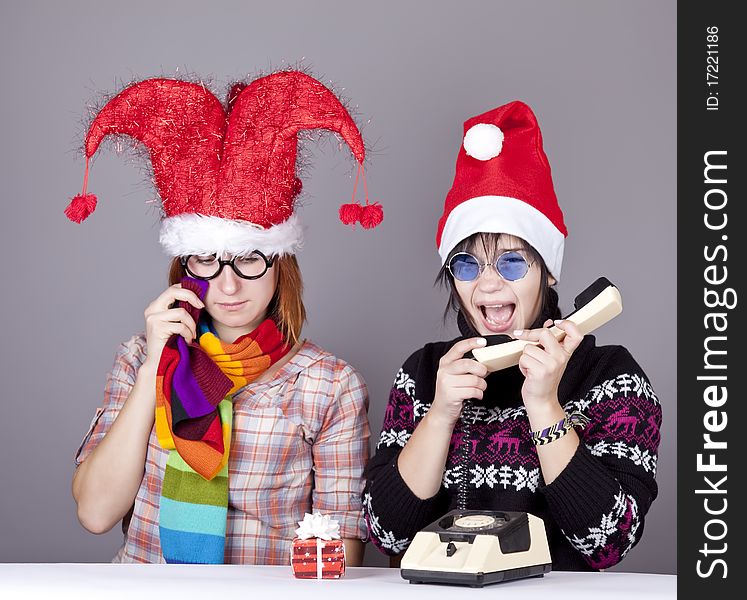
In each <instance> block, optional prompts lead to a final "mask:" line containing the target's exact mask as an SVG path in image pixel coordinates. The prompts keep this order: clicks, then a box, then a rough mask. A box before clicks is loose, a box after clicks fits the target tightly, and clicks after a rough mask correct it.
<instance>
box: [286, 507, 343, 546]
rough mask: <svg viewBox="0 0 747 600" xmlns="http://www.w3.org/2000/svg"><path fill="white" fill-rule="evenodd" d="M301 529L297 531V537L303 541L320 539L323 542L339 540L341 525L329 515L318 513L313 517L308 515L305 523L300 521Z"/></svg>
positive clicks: (305, 516) (304, 519) (304, 520)
mask: <svg viewBox="0 0 747 600" xmlns="http://www.w3.org/2000/svg"><path fill="white" fill-rule="evenodd" d="M298 524H299V525H300V527H299V528H298V529H296V536H297V537H298V538H299V539H301V540H308V539H309V538H313V537H315V538H319V539H322V540H339V539H340V524H339V523H338V522H337V521H335V520H334V519H330V518H329V515H322V513H320V512H317V513H314V514H313V515H311V514H309V513H306V514H305V515H304V517H303V521H298Z"/></svg>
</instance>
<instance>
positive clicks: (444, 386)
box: [429, 337, 488, 434]
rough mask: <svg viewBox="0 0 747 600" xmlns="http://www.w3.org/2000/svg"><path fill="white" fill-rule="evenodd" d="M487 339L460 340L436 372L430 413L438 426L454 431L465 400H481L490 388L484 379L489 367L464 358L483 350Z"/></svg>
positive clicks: (443, 357) (440, 363)
mask: <svg viewBox="0 0 747 600" xmlns="http://www.w3.org/2000/svg"><path fill="white" fill-rule="evenodd" d="M485 344H486V341H485V338H481V337H474V338H468V339H466V340H460V341H458V342H457V343H456V344H454V345H453V346H452V347H451V348H450V349H449V351H448V352H447V353H446V354H444V355H443V356H442V357H441V360H440V361H439V363H438V372H437V373H436V392H435V395H434V397H433V404H432V405H431V408H430V411H429V414H431V415H433V417H432V418H436V419H437V420H438V422H439V423H441V424H442V425H444V426H445V427H447V428H448V429H449V434H451V430H453V429H454V425H456V422H457V421H458V420H459V415H460V414H461V412H462V404H463V403H464V401H465V400H469V399H471V398H476V399H477V400H482V394H483V392H484V391H485V389H486V388H487V384H486V383H485V377H486V376H487V374H488V368H487V367H486V366H485V365H483V364H481V363H479V362H477V361H476V360H473V359H471V358H465V357H464V355H465V354H467V353H468V352H471V351H472V350H474V349H475V348H482V347H484V346H485Z"/></svg>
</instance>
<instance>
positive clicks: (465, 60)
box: [0, 0, 677, 573]
mask: <svg viewBox="0 0 747 600" xmlns="http://www.w3.org/2000/svg"><path fill="white" fill-rule="evenodd" d="M675 25H676V6H675V2H674V1H659V2H649V1H631V0H624V1H623V0H620V1H614V2H611V1H599V0H587V1H568V0H565V1H562V2H556V1H553V0H547V1H527V0H521V1H519V0H517V1H510V2H509V1H506V2H478V1H465V0H463V1H462V2H459V3H457V2H425V1H423V2H402V1H400V2H393V1H382V0H380V1H379V2H375V3H365V4H364V3H355V4H353V3H349V2H329V1H327V2H303V1H300V0H299V1H293V0H286V1H285V2H282V3H266V2H263V3H259V2H256V3H252V2H246V1H245V2H215V3H211V4H210V5H208V4H207V3H204V2H193V1H190V2H171V1H169V2H141V1H136V0H130V1H129V2H126V3H124V2H116V3H115V2H70V1H68V2H52V1H49V2H38V1H36V2H24V3H22V4H21V3H5V2H4V3H2V5H1V7H0V66H1V67H0V68H1V71H0V73H1V74H2V80H3V82H4V89H3V93H2V95H0V109H1V110H0V119H2V129H1V131H2V136H0V144H1V145H2V161H0V169H1V171H0V173H1V174H2V178H1V179H0V180H1V181H2V195H3V200H4V202H3V214H2V217H1V218H0V251H1V252H2V254H1V255H2V257H3V259H4V260H3V263H2V264H3V284H2V289H3V293H2V300H0V302H1V303H2V304H1V305H0V308H1V310H2V315H3V320H4V323H3V340H4V343H3V344H2V359H1V360H0V381H2V388H1V389H2V406H3V413H4V414H3V418H2V419H0V456H2V457H3V460H2V463H1V464H2V466H1V467H0V481H2V484H0V490H1V491H0V561H4V562H70V561H91V562H106V561H108V560H110V558H111V556H112V555H113V554H114V551H115V549H116V548H117V547H118V545H119V542H120V539H121V534H120V532H119V531H118V530H117V528H115V530H113V531H112V532H110V533H108V534H105V535H102V536H94V535H91V534H89V533H87V532H85V531H84V530H83V529H82V527H80V526H79V525H78V523H77V520H76V517H75V510H74V503H73V500H72V497H71V494H70V479H71V475H72V470H73V462H72V457H73V452H74V451H75V449H76V447H77V445H78V443H79V441H80V439H81V437H82V436H83V434H84V432H85V430H86V427H87V425H88V423H89V421H90V419H91V417H92V416H93V413H94V410H95V408H96V407H97V406H99V405H100V403H101V401H102V391H103V385H104V378H105V374H106V372H107V371H108V370H109V368H110V367H111V363H112V359H113V357H114V353H115V351H116V348H117V345H118V343H119V342H120V341H122V340H125V339H127V338H129V337H130V336H131V335H132V334H133V333H135V332H137V331H140V330H141V329H142V327H143V322H142V321H143V318H142V312H143V310H144V308H145V306H146V305H147V304H148V303H149V302H150V301H151V299H152V298H154V297H155V296H156V295H158V294H159V293H160V292H161V290H162V289H163V288H164V287H165V286H166V267H167V258H166V257H165V256H164V255H163V254H162V253H161V251H160V248H159V246H158V243H157V231H158V227H157V212H156V210H155V209H154V207H153V206H152V205H150V204H148V202H149V201H151V200H152V198H153V195H154V194H153V192H152V190H151V188H150V186H149V184H148V182H147V178H146V175H145V173H144V172H143V171H142V169H141V167H140V163H139V161H138V160H137V158H136V157H134V156H133V155H132V154H131V153H124V154H123V155H117V154H115V153H114V152H112V151H111V150H110V149H107V148H104V149H103V152H100V155H99V157H98V159H97V160H95V162H94V163H93V167H92V172H91V179H90V184H89V189H90V191H91V192H93V193H95V194H97V195H98V197H99V207H98V209H97V211H96V212H95V213H94V215H93V216H92V217H90V219H89V220H88V221H87V222H85V223H84V224H83V225H74V224H72V223H70V222H69V221H67V219H66V218H65V217H64V216H63V213H62V210H63V208H64V207H65V205H66V204H67V202H68V199H69V198H70V197H71V196H72V195H74V194H75V193H77V192H78V191H79V190H80V186H81V183H82V178H83V166H84V164H83V160H82V159H81V154H80V152H79V147H80V145H81V144H82V139H83V135H84V124H85V123H86V111H85V105H86V103H87V102H89V101H92V102H96V101H97V100H98V99H99V98H100V96H101V94H103V93H109V92H114V91H117V90H119V89H120V88H121V87H122V85H123V83H125V82H129V81H130V80H132V79H142V78H146V77H151V76H156V75H161V74H165V75H174V74H184V73H185V72H187V73H192V74H196V75H198V76H200V77H203V78H212V80H213V81H214V83H215V85H214V86H213V90H214V91H217V92H218V93H219V94H220V97H221V98H222V97H223V94H224V93H225V90H226V88H227V85H228V84H229V83H230V82H231V81H232V80H234V79H237V78H243V77H245V76H246V75H247V74H251V75H253V74H257V73H259V72H260V71H267V70H270V69H273V68H282V67H285V66H287V65H289V64H291V65H296V64H301V65H302V66H304V67H306V68H308V69H310V71H311V73H312V74H313V75H315V76H316V77H318V78H320V79H322V80H323V81H325V82H327V83H329V84H330V85H331V86H332V87H333V89H334V90H335V91H336V92H338V93H339V94H341V95H342V96H344V97H346V98H349V99H350V104H351V107H352V108H353V109H355V111H356V112H357V114H358V122H359V124H360V125H361V126H362V128H363V135H364V138H365V139H366V141H367V143H368V145H369V147H370V153H369V163H368V166H367V175H368V177H367V179H368V187H369V190H370V194H371V198H372V200H379V201H381V202H382V203H383V205H384V210H385V220H384V223H383V224H382V225H381V226H380V227H379V228H377V229H375V230H372V231H362V230H360V229H357V230H352V229H349V228H347V227H345V226H343V225H342V224H341V223H340V222H339V221H338V220H337V216H336V215H337V207H338V206H339V205H340V204H341V203H343V202H347V201H349V199H350V194H351V192H352V188H353V186H352V175H354V167H353V160H352V158H351V157H350V154H349V152H348V151H347V149H344V151H339V150H338V145H337V143H336V141H335V140H334V139H332V138H330V137H328V138H326V140H325V141H323V142H322V143H321V144H308V145H306V146H305V148H306V153H307V155H308V157H309V161H308V162H309V166H308V168H307V169H306V170H305V192H304V197H303V201H304V206H303V207H302V208H301V209H300V214H301V217H302V219H303V221H304V222H305V224H306V225H307V226H308V231H307V242H306V246H305V248H304V250H303V251H302V253H301V255H300V261H301V266H302V269H303V272H304V276H305V283H306V295H305V299H306V304H307V307H308V309H309V323H308V326H307V327H306V329H305V334H306V335H307V336H308V337H310V338H312V339H313V340H314V341H316V342H317V343H319V344H321V345H322V346H323V347H325V348H327V349H328V350H330V351H331V352H333V353H335V354H337V355H338V356H340V357H343V358H345V359H346V360H348V361H349V362H351V363H352V364H353V365H355V366H356V367H357V368H358V369H359V370H360V371H361V373H362V374H363V376H364V377H365V379H366V380H367V382H368V385H369V388H370V393H371V400H370V422H371V428H372V430H373V438H374V439H375V438H376V437H377V436H378V429H379V427H380V425H381V422H382V418H383V411H384V407H385V405H386V400H387V393H388V389H389V386H390V384H391V381H392V378H393V376H394V374H395V372H396V371H397V369H398V368H399V366H400V364H401V362H402V361H403V360H404V359H405V358H406V356H407V355H408V354H409V353H410V352H411V351H413V350H414V349H415V348H417V347H419V346H420V345H422V344H423V343H424V342H426V341H430V340H435V339H445V338H447V337H450V336H452V335H454V334H455V331H456V330H455V328H454V327H453V325H452V324H448V325H447V326H445V327H444V326H442V323H441V314H442V310H443V306H444V303H445V295H444V294H443V293H442V292H441V291H439V290H436V289H434V288H433V287H432V283H433V280H434V277H435V275H436V272H437V271H438V268H439V266H440V263H439V259H438V255H437V253H436V248H435V242H434V236H435V230H436V223H437V220H438V218H439V216H440V214H441V210H442V207H443V200H444V197H445V194H446V192H447V191H448V189H449V186H450V185H451V182H452V179H453V174H454V163H455V160H456V155H457V150H458V148H459V144H460V143H461V134H462V123H463V121H464V120H465V119H467V118H469V117H471V116H473V115H476V114H479V113H481V112H483V111H486V110H488V109H490V108H493V107H495V106H498V105H500V104H503V103H505V102H508V101H510V100H514V99H521V100H524V101H525V102H527V103H528V104H529V105H530V106H532V107H533V109H534V110H535V112H536V114H537V116H538V118H539V121H540V124H541V127H542V131H543V134H544V138H545V149H546V151H547V154H548V156H549V159H550V163H551V165H552V168H553V174H554V180H555V185H556V190H557V194H558V197H559V199H560V203H561V207H562V208H563V210H564V213H565V219H566V223H567V225H568V229H569V231H570V235H569V238H568V240H567V244H566V255H565V261H564V269H563V279H562V281H561V283H560V285H559V292H560V296H561V306H562V308H563V309H564V311H569V310H570V309H571V307H572V301H573V298H574V296H575V295H576V294H577V293H578V292H579V291H580V290H581V289H583V288H584V287H585V286H586V285H588V284H589V283H590V282H591V281H593V280H594V279H595V278H596V277H598V276H599V275H605V276H607V277H608V278H609V279H610V280H611V281H613V282H615V283H616V284H617V285H618V287H619V288H620V290H621V292H622V296H623V301H624V306H625V309H624V311H623V313H622V315H620V316H619V317H618V318H617V319H615V320H614V321H612V322H610V323H609V324H608V325H606V326H605V327H603V328H602V329H601V330H599V331H598V339H599V341H600V342H601V343H621V344H623V345H625V346H627V347H628V348H629V349H630V350H631V352H632V353H633V355H634V356H635V357H636V358H637V360H638V361H639V362H640V364H641V365H642V366H643V368H644V370H645V371H646V372H647V374H648V375H649V377H650V379H651V381H652V382H653V385H654V388H655V390H656V391H657V393H658V394H659V397H660V398H661V401H662V404H663V409H664V424H663V430H662V444H661V448H660V452H661V453H660V459H659V467H658V482H659V486H660V495H659V498H658V499H657V500H656V502H655V503H654V504H653V506H652V508H651V511H650V513H649V515H648V519H647V523H646V531H645V534H644V537H643V540H642V541H641V542H640V544H639V545H638V546H637V547H636V548H635V549H634V550H633V551H632V552H631V553H630V554H629V555H628V557H627V558H626V559H625V560H624V561H623V562H622V563H621V564H620V565H619V566H618V567H616V568H615V570H624V571H641V572H659V573H674V572H675V570H676V566H675V565H676V529H675V523H676V513H677V503H676V491H675V490H676V474H675V467H676V462H675V461H676V458H675V457H676V427H675V424H676V412H677V401H676V399H677V390H676V385H675V347H676V346H675V344H676V341H677V338H676V331H675V322H676V298H675V285H676V279H675V251H676V239H675V225H676V222H675V211H676V209H675V158H676V139H675V119H676V78H675V64H676V47H675V39H676V37H675V36H676V27H675ZM177 69H178V71H177ZM356 106H357V108H356ZM366 564H367V565H384V564H386V561H385V559H384V557H383V555H380V554H379V553H378V552H377V551H376V550H375V549H374V548H373V547H370V546H369V547H368V548H367V552H366Z"/></svg>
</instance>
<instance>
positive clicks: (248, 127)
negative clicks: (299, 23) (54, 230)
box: [65, 71, 383, 256]
mask: <svg viewBox="0 0 747 600" xmlns="http://www.w3.org/2000/svg"><path fill="white" fill-rule="evenodd" d="M302 129H328V130H331V131H333V132H335V133H337V134H338V135H340V136H341V137H342V139H343V140H344V141H345V142H346V143H347V145H348V146H349V147H350V149H351V151H352V153H353V156H354V157H355V159H356V161H357V162H358V164H359V166H358V175H362V173H363V167H362V165H363V161H364V159H365V149H364V145H363V140H362V138H361V134H360V132H359V131H358V128H357V127H356V125H355V123H354V122H353V119H352V118H351V116H350V114H349V113H348V111H347V110H346V109H345V107H344V106H343V105H342V103H341V102H340V100H339V99H338V98H337V97H336V96H335V95H334V94H333V93H332V92H331V91H330V90H329V89H328V88H326V87H325V86H324V85H322V84H321V83H320V82H319V81H317V80H316V79H314V78H312V77H310V76H309V75H307V74H305V73H302V72H299V71H281V72H277V73H273V74H271V75H268V76H266V77H261V78H259V79H256V80H255V81H253V82H252V83H250V84H248V85H247V84H241V83H240V84H236V85H234V86H233V87H232V88H231V90H230V92H229V95H228V99H227V103H226V106H225V107H224V106H223V104H222V103H221V102H220V101H219V100H218V99H217V98H216V97H215V96H214V95H213V94H212V93H211V92H210V91H208V90H207V89H206V88H205V86H204V85H200V84H196V83H189V82H186V81H180V80H175V79H163V78H156V79H147V80H145V81H141V82H139V83H135V84H133V85H131V86H129V87H127V88H125V89H124V90H123V91H122V92H121V93H119V94H118V95H117V96H115V97H114V98H113V99H112V100H110V101H109V102H108V103H107V104H106V105H105V106H104V107H103V108H102V109H101V111H100V112H99V113H98V114H97V115H96V117H95V118H94V120H93V122H92V123H91V126H90V128H89V130H88V134H87V135H86V140H85V156H86V171H85V178H84V183H83V191H82V193H81V194H79V195H78V196H76V197H75V198H73V200H72V202H70V204H69V205H68V207H67V208H66V209H65V214H66V215H67V216H68V218H69V219H70V220H72V221H75V222H77V223H80V222H81V221H83V220H84V219H86V218H87V217H88V216H89V215H90V214H91V213H92V212H93V210H94V209H95V207H96V197H95V196H94V195H93V194H89V193H88V192H87V185H88V163H89V159H90V158H91V157H92V156H93V155H94V153H95V152H96V150H97V149H98V147H99V144H100V143H101V141H102V139H103V138H104V137H105V136H107V135H128V136H131V137H133V138H135V139H137V140H139V141H140V142H142V143H143V144H144V145H145V146H146V147H147V148H148V150H149V152H150V159H151V163H152V166H153V175H154V182H155V186H156V188H157V189H158V193H159V195H160V198H161V201H162V209H163V219H162V222H161V233H160V242H161V245H162V246H163V248H164V250H165V251H166V252H167V253H168V254H170V255H171V256H184V255H188V254H213V253H218V254H221V253H224V252H225V253H228V254H234V255H236V254H242V253H247V252H250V251H252V250H260V251H262V252H263V253H265V254H266V255H268V256H270V255H280V254H292V253H295V251H296V250H297V249H298V248H299V247H300V245H301V243H302V238H303V235H302V234H303V230H302V227H301V223H300V221H299V219H298V217H297V215H296V214H295V213H294V201H295V198H296V196H297V195H298V193H299V192H300V191H301V181H300V180H299V179H298V177H296V172H295V171H296V155H297V134H298V132H299V131H300V130H302ZM357 181H358V176H356V184H357ZM353 196H355V191H354V192H353ZM339 215H340V219H341V220H342V221H343V222H344V223H346V224H355V223H356V222H360V223H361V224H362V225H363V226H364V227H366V228H370V227H375V226H376V225H378V224H379V223H380V222H381V220H382V218H383V213H382V210H381V206H380V205H379V204H371V205H369V204H368V199H367V198H366V206H360V205H358V204H355V203H354V204H347V205H343V206H341V207H340V211H339Z"/></svg>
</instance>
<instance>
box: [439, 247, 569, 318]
mask: <svg viewBox="0 0 747 600" xmlns="http://www.w3.org/2000/svg"><path fill="white" fill-rule="evenodd" d="M504 235H506V234H503V233H474V234H472V235H471V236H469V237H468V238H465V239H463V240H462V241H461V242H459V243H458V244H457V245H456V246H454V248H453V249H452V250H451V252H449V256H448V258H447V259H446V261H445V262H444V265H443V266H442V267H441V270H440V271H439V272H438V275H437V276H436V281H435V282H434V285H437V286H439V287H445V288H446V289H447V290H448V291H449V300H448V301H447V303H446V308H445V309H444V316H443V318H444V322H446V321H447V320H448V318H449V315H450V314H451V313H455V314H459V313H461V314H462V316H463V317H464V318H466V319H467V322H468V323H469V324H470V325H471V327H472V329H475V324H474V323H472V319H471V317H470V316H469V312H468V311H466V310H465V308H464V306H463V305H462V301H461V299H460V298H459V294H458V293H457V291H456V287H455V286H454V279H453V278H452V276H451V273H450V272H449V269H448V268H447V267H446V265H448V264H449V261H450V260H451V257H452V256H454V255H455V254H456V253H457V252H470V251H472V250H474V249H475V247H476V246H478V245H480V244H481V245H482V247H483V248H484V249H485V252H486V254H487V255H488V256H492V255H493V254H495V253H496V251H497V250H498V248H499V246H500V242H501V238H502V237H503V236H504ZM513 237H514V238H515V239H516V240H518V241H519V242H520V244H521V248H522V250H524V251H525V252H526V253H527V254H528V258H529V260H530V261H532V262H533V263H535V264H536V265H537V266H538V267H539V268H540V310H539V313H538V314H537V318H536V319H535V320H534V322H533V323H532V324H531V325H530V326H529V329H536V328H538V327H542V324H543V323H544V322H545V321H546V320H547V319H552V320H553V321H554V320H556V319H560V317H561V313H560V306H559V304H558V302H559V300H558V292H557V291H556V290H555V288H554V287H552V286H551V285H550V271H549V270H548V269H547V265H546V264H545V261H544V260H543V259H542V257H541V256H540V254H539V252H537V251H536V250H535V249H534V248H533V247H532V246H530V245H529V244H527V243H526V242H525V241H524V240H522V239H521V238H519V237H516V236H513Z"/></svg>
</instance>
